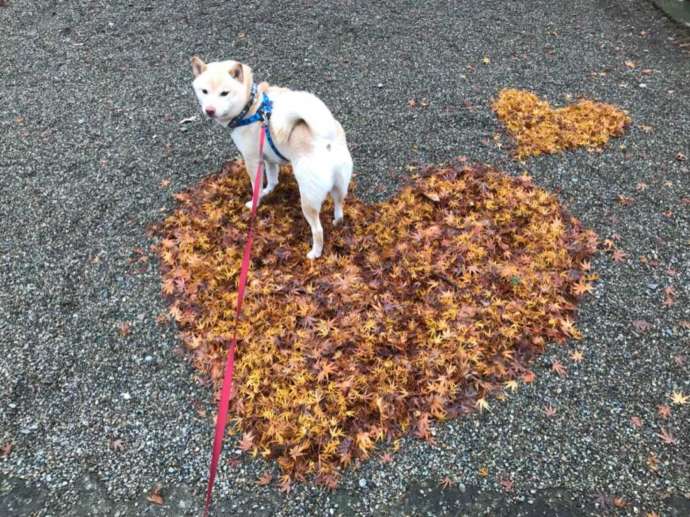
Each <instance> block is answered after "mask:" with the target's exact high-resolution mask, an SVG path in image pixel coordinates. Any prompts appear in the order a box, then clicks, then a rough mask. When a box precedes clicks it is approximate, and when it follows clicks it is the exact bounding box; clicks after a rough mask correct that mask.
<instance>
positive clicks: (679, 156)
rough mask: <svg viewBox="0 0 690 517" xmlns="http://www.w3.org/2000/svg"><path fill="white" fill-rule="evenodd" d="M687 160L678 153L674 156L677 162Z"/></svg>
mask: <svg viewBox="0 0 690 517" xmlns="http://www.w3.org/2000/svg"><path fill="white" fill-rule="evenodd" d="M687 159H688V157H687V156H685V155H684V154H683V153H680V152H679V153H678V154H676V160H678V161H679V162H684V161H685V160H687Z"/></svg>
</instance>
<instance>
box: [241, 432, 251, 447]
mask: <svg viewBox="0 0 690 517" xmlns="http://www.w3.org/2000/svg"><path fill="white" fill-rule="evenodd" d="M252 447H254V433H253V432H251V431H247V432H246V433H244V434H243V435H242V439H241V440H240V450H242V451H244V452H246V451H248V450H249V449H251V448H252Z"/></svg>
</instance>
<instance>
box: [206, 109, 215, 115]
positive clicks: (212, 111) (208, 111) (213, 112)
mask: <svg viewBox="0 0 690 517" xmlns="http://www.w3.org/2000/svg"><path fill="white" fill-rule="evenodd" d="M206 114H207V115H208V116H209V117H212V116H214V115H215V114H216V108H211V107H208V108H206Z"/></svg>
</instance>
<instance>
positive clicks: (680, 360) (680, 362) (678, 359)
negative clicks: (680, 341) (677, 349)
mask: <svg viewBox="0 0 690 517" xmlns="http://www.w3.org/2000/svg"><path fill="white" fill-rule="evenodd" d="M673 362H674V363H676V366H680V367H683V366H685V363H686V362H687V358H686V357H685V356H684V355H681V354H678V355H674V356H673Z"/></svg>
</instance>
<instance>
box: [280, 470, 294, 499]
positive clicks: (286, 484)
mask: <svg viewBox="0 0 690 517" xmlns="http://www.w3.org/2000/svg"><path fill="white" fill-rule="evenodd" d="M279 490H280V491H281V492H284V493H286V494H289V493H290V491H291V490H292V482H291V480H290V476H289V475H288V474H285V475H283V476H280V488H279Z"/></svg>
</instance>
